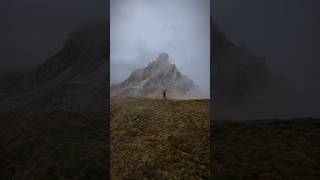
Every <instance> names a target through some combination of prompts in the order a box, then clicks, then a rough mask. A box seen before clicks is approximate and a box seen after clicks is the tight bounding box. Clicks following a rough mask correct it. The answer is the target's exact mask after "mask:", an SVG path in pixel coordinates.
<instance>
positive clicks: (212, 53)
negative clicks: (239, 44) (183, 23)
mask: <svg viewBox="0 0 320 180" xmlns="http://www.w3.org/2000/svg"><path fill="white" fill-rule="evenodd" d="M213 12H214V0H210V34H209V36H210V105H209V114H210V118H209V119H210V137H209V141H210V142H209V144H210V145H209V146H210V163H209V171H210V176H209V179H214V178H213V173H214V169H213V151H214V142H213V135H214V130H213V129H214V128H213V126H214V124H213V122H214V120H213V106H214V100H213V99H214V78H215V76H214V52H213V45H214V43H213V42H214V37H213V14H214V13H213Z"/></svg>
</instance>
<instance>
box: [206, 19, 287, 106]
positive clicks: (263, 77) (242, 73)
mask: <svg viewBox="0 0 320 180" xmlns="http://www.w3.org/2000/svg"><path fill="white" fill-rule="evenodd" d="M211 30H212V31H211V34H212V35H211V52H212V54H211V56H212V58H211V59H212V60H213V63H212V67H211V68H212V69H213V71H211V72H212V73H213V74H212V75H211V76H212V77H213V78H212V79H213V82H212V84H213V92H214V93H213V95H214V96H215V97H218V98H226V99H243V100H244V99H248V98H249V99H252V98H259V97H262V96H266V95H268V94H270V93H271V92H272V91H274V89H273V88H275V87H279V85H280V83H283V82H281V80H282V79H281V77H278V76H276V75H274V74H273V73H272V72H271V71H270V69H269V68H268V66H267V63H266V61H265V59H263V58H259V57H256V56H254V55H252V54H251V53H250V52H249V51H248V49H247V48H246V47H245V46H238V45H235V44H234V43H233V42H232V41H231V40H229V39H228V38H227V37H226V36H225V35H224V34H222V33H221V32H220V31H219V28H218V26H217V24H215V23H214V22H213V21H212V22H211Z"/></svg>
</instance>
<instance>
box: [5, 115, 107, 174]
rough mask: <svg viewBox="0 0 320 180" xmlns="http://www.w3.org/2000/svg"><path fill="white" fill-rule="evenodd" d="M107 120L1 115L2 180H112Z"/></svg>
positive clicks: (82, 117) (72, 116)
mask: <svg viewBox="0 0 320 180" xmlns="http://www.w3.org/2000/svg"><path fill="white" fill-rule="evenodd" d="M106 119H107V115H106V114H104V113H80V112H22V111H10V112H0V150H1V151H0V169H1V170H0V179H3V180H6V179H15V180H20V179H21V180H22V179H23V180H40V179H46V180H51V179H52V180H69V179H72V180H73V179H74V180H87V179H95V180H101V179H107V174H108V172H107V170H108V159H109V158H108V141H107V139H108V138H107V130H108V128H106V127H107V120H106Z"/></svg>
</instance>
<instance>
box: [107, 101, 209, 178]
mask: <svg viewBox="0 0 320 180" xmlns="http://www.w3.org/2000/svg"><path fill="white" fill-rule="evenodd" d="M110 126H111V145H110V146H111V177H112V179H207V178H208V177H209V152H210V151H209V135H210V133H209V131H210V122H209V100H186V101H173V100H154V99H153V100H151V99H142V98H113V99H111V125H110Z"/></svg>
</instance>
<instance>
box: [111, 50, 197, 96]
mask: <svg viewBox="0 0 320 180" xmlns="http://www.w3.org/2000/svg"><path fill="white" fill-rule="evenodd" d="M164 89H165V90H166V92H167V94H168V96H169V98H176V99H180V98H182V99H183V98H196V97H197V96H196V92H195V91H196V90H197V89H198V87H197V86H196V85H194V83H193V81H192V80H190V79H189V78H188V77H186V76H184V75H183V74H181V72H180V71H179V70H178V69H177V67H176V66H175V65H174V64H171V63H170V62H169V55H168V54H166V53H161V54H159V57H158V58H157V60H155V61H153V62H151V63H149V64H148V65H147V66H146V67H145V68H141V69H136V70H134V71H133V72H132V73H131V75H130V76H129V78H127V79H126V80H124V81H123V82H122V83H120V84H118V85H115V86H113V87H112V88H111V95H112V96H143V97H151V98H161V97H162V91H163V90H164Z"/></svg>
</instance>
